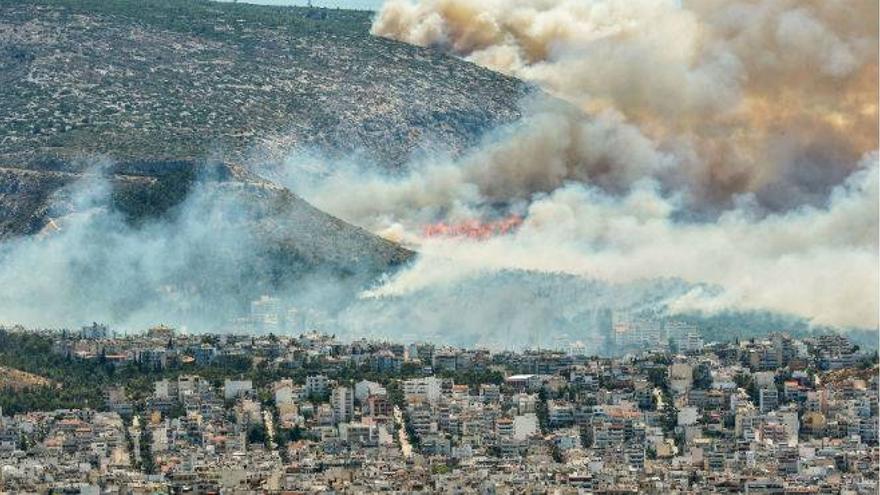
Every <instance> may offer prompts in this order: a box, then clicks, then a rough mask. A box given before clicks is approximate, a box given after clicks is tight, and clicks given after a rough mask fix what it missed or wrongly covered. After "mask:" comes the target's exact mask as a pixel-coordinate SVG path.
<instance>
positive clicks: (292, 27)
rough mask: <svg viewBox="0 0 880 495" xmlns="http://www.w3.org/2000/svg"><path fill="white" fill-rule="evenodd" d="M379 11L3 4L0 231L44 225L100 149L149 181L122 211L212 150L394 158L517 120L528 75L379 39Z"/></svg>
mask: <svg viewBox="0 0 880 495" xmlns="http://www.w3.org/2000/svg"><path fill="white" fill-rule="evenodd" d="M369 22H370V18H369V14H368V13H365V12H354V11H341V10H326V9H306V8H280V7H263V6H253V5H241V4H225V3H213V2H207V1H199V0H150V1H146V2H140V1H134V0H110V1H104V0H40V1H36V2H33V1H21V0H6V1H3V2H0V206H2V207H0V238H3V237H8V236H10V235H17V234H30V233H34V232H36V231H39V230H40V229H41V228H42V226H43V225H45V224H46V223H47V222H48V220H49V219H48V218H47V216H46V210H47V209H48V208H49V206H50V205H49V203H50V198H51V195H52V193H53V192H54V191H56V190H57V189H58V188H59V187H61V186H63V185H65V184H69V183H70V182H71V181H73V180H75V179H76V178H77V177H78V175H77V174H78V173H79V172H81V171H83V170H84V169H85V168H86V167H87V166H88V165H89V163H91V160H90V159H91V158H92V157H95V156H100V157H104V158H110V159H112V160H114V161H115V162H116V164H115V165H114V167H113V169H112V172H113V174H114V177H115V182H117V183H121V184H126V185H129V186H137V187H140V188H141V189H142V191H141V192H140V193H139V195H137V197H140V198H141V199H144V200H145V201H144V202H142V203H138V204H122V205H121V206H122V207H123V209H126V210H128V211H135V212H137V213H138V214H140V215H150V214H157V213H162V212H164V211H165V210H166V209H167V208H168V207H169V206H171V205H173V204H176V203H177V202H179V201H180V200H181V199H182V197H183V196H185V193H186V191H187V187H185V186H187V185H188V182H187V181H185V180H182V179H186V178H188V177H192V176H193V175H194V174H193V173H192V170H193V169H194V168H196V167H198V166H199V164H200V163H201V162H203V161H204V160H206V159H208V158H211V159H214V160H219V161H221V162H223V163H225V164H241V163H246V162H248V161H249V160H253V159H259V158H260V157H266V155H267V154H268V155H277V154H283V153H287V152H289V150H291V149H293V148H302V147H310V148H318V149H321V150H322V152H324V153H327V154H329V155H348V154H350V153H352V152H355V151H357V152H361V153H364V154H366V155H369V156H371V157H372V158H375V159H376V160H377V161H378V162H380V163H385V164H387V165H388V166H389V167H392V168H393V167H395V166H396V165H398V164H400V163H401V162H402V161H403V160H404V159H405V158H406V157H407V156H408V155H409V154H410V153H412V152H413V151H414V150H416V149H417V148H418V147H419V146H421V145H422V144H424V143H432V144H433V145H436V146H440V147H443V148H446V149H450V150H452V151H458V150H461V149H463V148H465V147H466V146H468V145H469V144H470V143H472V142H473V141H474V139H476V137H477V136H478V135H479V133H480V131H481V130H483V129H486V128H489V127H492V126H494V125H496V124H498V123H500V122H505V121H510V120H513V119H515V118H517V116H518V110H517V108H516V102H517V100H518V98H519V96H520V95H521V94H523V93H524V92H525V91H527V89H526V88H525V86H524V85H523V84H522V83H520V82H518V81H516V80H514V79H510V78H506V77H503V76H500V75H498V74H495V73H493V72H490V71H487V70H485V69H482V68H479V67H477V66H475V65H472V64H469V63H466V62H463V61H460V60H458V59H455V58H453V57H449V56H446V55H443V54H440V53H436V52H434V51H431V50H426V49H423V48H418V47H412V46H409V45H405V44H403V43H397V42H394V41H389V40H385V39H380V38H375V37H372V36H370V35H369V34H368V30H369ZM244 175H246V174H241V173H239V174H238V176H239V178H241V177H243V176H244ZM154 186H160V187H159V188H158V189H156V188H155V187H154ZM132 197H135V196H131V195H130V196H129V198H132Z"/></svg>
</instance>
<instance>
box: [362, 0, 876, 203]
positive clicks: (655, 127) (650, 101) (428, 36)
mask: <svg viewBox="0 0 880 495" xmlns="http://www.w3.org/2000/svg"><path fill="white" fill-rule="evenodd" d="M877 19H878V4H877V2H871V1H861V0H856V1H831V2H828V1H819V0H817V1H806V2H805V1H794V0H756V1H750V2H747V1H733V2H731V1H726V0H725V1H721V0H717V1H716V0H710V1H699V2H689V3H686V4H685V6H684V7H680V6H679V5H678V2H675V1H672V0H667V1H664V0H636V1H614V0H610V1H608V0H594V1H590V0H584V1H582V0H562V1H546V0H494V1H492V0H490V1H484V2H472V1H469V0H421V1H418V2H414V1H411V0H389V1H387V2H386V3H385V4H384V6H383V8H382V9H381V11H380V12H379V14H378V16H377V18H376V20H375V22H374V25H373V32H374V33H375V34H377V35H379V36H385V37H390V38H394V39H398V40H402V41H406V42H408V43H414V44H417V45H422V46H432V47H437V48H439V49H444V50H449V51H450V52H452V53H455V54H458V55H460V56H463V57H466V58H467V59H469V60H471V61H473V62H475V63H477V64H480V65H483V66H486V67H488V68H491V69H494V70H498V71H501V72H505V73H508V74H512V75H514V76H517V77H520V78H522V79H525V80H527V81H532V82H534V83H536V84H538V85H539V86H540V87H541V88H542V89H544V90H545V91H547V92H549V93H551V94H553V95H555V96H558V97H560V98H562V99H564V100H567V101H568V102H570V103H572V104H574V105H575V106H577V107H578V108H580V109H582V110H585V111H586V112H588V113H589V114H592V115H593V116H594V118H595V119H597V120H598V121H600V122H601V121H607V120H609V119H611V122H608V123H606V124H605V125H606V127H607V129H605V130H604V132H608V133H609V135H608V136H606V137H605V139H596V138H597V136H596V135H595V133H592V134H589V135H585V133H587V132H588V131H586V130H580V129H576V128H574V127H577V126H573V125H572V123H571V122H570V120H569V119H565V122H555V123H553V122H541V123H536V125H538V126H539V127H541V128H542V129H544V130H545V132H546V133H547V134H554V135H557V136H558V138H557V139H567V143H565V146H563V147H562V148H560V149H558V150H555V151H558V153H556V154H553V151H554V150H548V149H546V148H547V146H546V145H545V146H544V149H543V150H541V151H543V152H542V153H540V154H541V155H542V156H548V155H549V157H548V159H549V160H559V161H561V162H563V163H562V165H560V164H558V163H551V164H547V166H544V162H541V161H537V162H534V163H533V166H532V168H541V169H546V174H547V175H546V176H545V177H544V179H545V181H544V182H540V181H538V182H534V181H533V182H532V183H531V185H532V186H533V190H535V189H538V190H544V191H546V189H547V187H548V186H550V185H551V183H552V179H554V178H556V179H575V180H582V179H584V178H589V179H590V180H591V182H598V183H600V184H603V185H609V184H608V183H611V185H615V186H625V185H627V184H629V183H630V181H631V179H632V178H633V176H634V175H658V176H659V177H661V178H662V179H663V181H664V184H665V185H667V186H669V187H674V188H676V189H681V190H684V191H686V192H687V193H688V194H689V195H690V197H689V198H688V199H689V200H691V201H692V202H694V203H695V204H698V205H703V206H706V205H718V204H721V205H729V204H730V202H731V200H732V199H733V198H735V197H736V195H739V194H743V193H754V194H755V197H756V199H757V201H758V202H759V204H760V205H762V206H764V207H767V208H770V209H775V210H778V209H786V208H790V207H795V206H798V205H801V204H804V203H811V204H821V203H822V202H823V201H824V199H825V198H826V196H827V195H828V193H829V191H830V190H831V189H832V188H833V187H834V186H835V185H837V184H839V183H840V182H841V181H842V180H843V179H844V178H845V177H846V176H848V175H849V174H850V173H851V172H852V171H853V170H854V167H855V164H856V163H857V162H858V161H859V159H860V157H861V156H862V155H863V154H864V153H866V152H868V151H871V150H875V149H877V117H878V113H877V98H878V93H877V91H878V81H877V70H878V66H877V57H878V51H877V49H878V48H877V39H878V23H877ZM569 117H570V116H569ZM544 118H545V119H546V118H547V117H546V116H545V117H544ZM560 118H564V117H562V116H561V115H560ZM596 125H600V124H596V123H594V124H593V126H596ZM616 126H623V129H622V130H621V129H617V128H616ZM554 131H555V132H554ZM597 132H602V130H601V129H599V130H597ZM599 137H601V136H599ZM580 138H582V139H580ZM645 141H646V142H648V143H651V145H652V147H653V148H655V149H656V152H658V153H662V154H663V156H662V157H651V156H646V155H644V154H638V156H626V155H623V154H620V153H614V152H611V153H609V154H607V155H601V154H600V152H599V151H592V152H591V151H590V150H594V149H595V148H597V147H598V148H600V149H601V148H602V147H603V146H607V145H608V143H616V144H617V145H618V146H619V147H621V148H625V149H631V150H640V149H642V148H645V147H646V144H645ZM542 142H543V140H542ZM631 153H633V154H635V153H637V151H632V152H631ZM536 154H537V153H536ZM520 161H522V160H520ZM508 172H514V171H513V170H509V171H508ZM518 172H520V173H523V174H532V175H534V174H536V172H535V171H533V170H524V169H523V167H520V170H518ZM502 180H503V181H505V180H511V179H510V178H509V177H507V176H505V178H503V179H502ZM548 181H550V182H548ZM502 185H503V184H502Z"/></svg>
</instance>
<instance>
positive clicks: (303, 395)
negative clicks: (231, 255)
mask: <svg viewBox="0 0 880 495" xmlns="http://www.w3.org/2000/svg"><path fill="white" fill-rule="evenodd" d="M628 323H629V325H630V326H629V327H627V328H621V327H620V326H618V327H616V328H615V331H616V332H618V333H620V334H621V337H624V336H626V335H627V334H629V333H633V332H634V330H633V329H634V328H635V327H637V326H639V325H634V324H633V320H632V319H630V320H629V322H628ZM648 328H649V329H650V330H651V331H652V332H659V333H660V334H662V335H661V338H667V337H668V340H667V343H666V345H664V346H658V347H657V348H655V349H650V348H646V349H648V350H645V351H644V352H638V353H626V354H625V355H623V356H621V357H615V358H599V357H593V356H589V355H587V354H585V353H583V352H582V350H578V349H568V350H565V351H562V350H537V349H536V350H526V351H523V352H511V351H489V350H483V349H458V348H450V347H440V346H435V345H432V344H431V343H395V342H380V341H370V340H366V339H360V340H353V341H348V342H346V341H343V340H341V339H337V338H335V337H334V336H332V335H326V334H322V333H317V332H308V333H303V334H300V335H298V336H283V335H275V334H272V333H268V334H267V333H261V334H255V335H211V334H205V335H186V334H183V333H180V332H178V331H175V330H174V329H173V328H170V327H167V326H161V325H160V326H156V327H153V328H150V329H149V330H147V331H146V332H143V333H140V334H132V335H125V336H116V335H114V334H113V332H112V331H111V330H110V329H108V328H107V327H106V326H103V325H100V324H93V325H90V326H86V327H83V328H82V329H80V330H76V331H69V330H65V331H28V330H24V329H22V328H13V329H4V330H3V331H2V337H3V342H2V343H3V344H4V346H3V348H4V349H6V351H5V352H4V353H2V354H0V358H2V359H0V363H5V362H9V360H10V357H9V356H11V355H15V356H18V358H19V361H20V362H21V363H19V364H24V365H23V366H20V368H28V366H27V362H28V361H32V362H34V363H33V364H32V367H35V366H37V363H36V362H37V361H38V362H39V363H45V364H40V365H39V366H41V367H42V368H43V369H44V370H45V371H46V374H47V375H48V376H47V377H46V378H44V379H43V381H36V382H30V383H24V384H23V385H21V386H20V387H17V388H13V387H11V386H10V383H9V382H7V383H5V385H6V387H5V388H4V390H5V391H4V392H3V395H8V397H7V400H5V401H4V404H9V403H10V402H12V403H13V404H14V405H13V406H12V407H13V409H16V410H10V409H9V407H10V406H7V409H5V410H4V411H3V412H2V420H0V468H2V469H0V487H3V489H4V490H5V492H8V493H311V492H321V491H323V492H337V493H362V492H378V491H390V492H412V491H428V492H443V493H461V492H477V493H597V494H612V493H613V494H625V493H778V494H789V493H798V494H802V493H847V494H849V493H852V494H868V493H876V486H877V480H878V478H877V469H876V468H877V465H878V455H880V447H878V393H877V392H878V374H877V354H876V352H866V351H861V350H859V348H858V346H856V345H854V344H852V342H851V341H850V340H849V339H848V338H847V337H846V336H843V335H820V336H816V337H815V338H804V339H801V340H797V339H793V338H791V337H789V336H788V335H786V334H785V333H774V334H771V335H769V336H767V337H766V338H765V339H758V340H749V341H740V342H736V341H734V342H723V343H713V342H703V340H702V338H701V336H700V334H699V332H698V329H696V328H692V327H688V325H686V324H682V323H681V322H677V321H675V320H669V321H663V322H657V321H653V322H652V323H651V324H650V325H649V326H648ZM658 329H659V330H658ZM643 333H644V332H643ZM670 335H671V337H669V336H670ZM40 345H42V346H45V347H44V348H45V350H46V351H47V352H45V353H42V354H40V355H30V356H29V355H26V352H28V351H26V350H33V349H37V348H39V346H40ZM54 368H57V369H58V370H60V371H61V372H63V373H66V374H67V376H71V375H73V374H75V372H73V371H71V370H74V369H76V370H80V371H79V372H82V373H84V377H85V378H84V379H83V380H84V383H83V384H82V387H83V389H84V390H85V389H88V390H91V391H92V392H93V393H91V394H89V393H87V392H83V393H81V394H79V395H77V397H82V399H79V400H78V399H75V398H74V399H71V403H65V404H62V403H53V402H52V401H53V400H54V401H63V400H65V399H64V398H63V397H64V394H62V393H58V391H59V389H63V387H66V386H67V385H66V384H61V383H59V382H57V381H56V378H55V375H53V373H52V372H51V370H53V369H54ZM36 371H37V368H32V369H31V372H34V373H33V376H35V377H36V376H40V374H39V373H37V372H36ZM22 374H24V375H27V374H29V373H25V372H23V373H22ZM17 378H18V380H19V381H22V380H23V377H22V376H18V377H17ZM71 386H73V387H75V386H76V385H75V384H74V385H71ZM53 388H54V389H55V390H53ZM47 394H49V396H50V397H49V398H45V396H46V395H47ZM35 396H43V397H44V399H45V401H46V402H45V403H43V404H42V408H41V409H30V407H35V408H36V407H40V402H39V401H38V400H37V399H36V397H35ZM78 401H79V402H80V403H79V404H77V402H78ZM29 406H30V407H29ZM26 409H27V410H26Z"/></svg>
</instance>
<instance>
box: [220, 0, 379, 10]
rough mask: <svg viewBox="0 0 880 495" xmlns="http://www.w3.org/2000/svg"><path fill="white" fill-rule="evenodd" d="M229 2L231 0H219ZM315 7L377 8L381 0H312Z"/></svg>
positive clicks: (279, 1)
mask: <svg viewBox="0 0 880 495" xmlns="http://www.w3.org/2000/svg"><path fill="white" fill-rule="evenodd" d="M220 1H225V2H229V1H232V0H220ZM241 1H242V2H243V3H253V4H258V5H299V6H304V5H307V4H308V0H241ZM312 5H313V6H315V7H328V8H337V7H338V8H343V9H355V10H378V9H379V6H381V5H382V0H312Z"/></svg>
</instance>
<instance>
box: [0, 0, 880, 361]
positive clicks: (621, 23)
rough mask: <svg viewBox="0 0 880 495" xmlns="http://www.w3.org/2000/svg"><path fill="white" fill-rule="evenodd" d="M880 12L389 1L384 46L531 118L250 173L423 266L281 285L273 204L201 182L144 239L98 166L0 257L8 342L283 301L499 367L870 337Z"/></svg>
mask: <svg viewBox="0 0 880 495" xmlns="http://www.w3.org/2000/svg"><path fill="white" fill-rule="evenodd" d="M877 16H878V6H877V4H876V2H850V3H846V4H845V5H844V4H843V3H840V2H819V1H816V2H802V1H801V2H793V1H791V2H789V1H781V0H780V1H775V0H761V1H756V2H729V1H724V2H722V1H703V2H697V3H695V4H693V5H691V4H689V3H687V4H685V5H684V6H680V5H678V4H677V3H676V2H672V1H669V2H665V1H619V2H617V1H573V0H572V1H558V2H557V1H542V0H504V1H488V2H471V1H467V0H423V1H420V2H412V1H408V0H389V1H388V2H386V3H385V5H384V6H383V8H382V9H381V10H380V11H379V12H378V14H377V16H376V18H375V21H374V24H373V28H372V30H373V33H374V34H375V35H378V36H382V37H388V38H392V39H396V40H399V41H403V42H407V43H412V44H417V45H422V46H428V47H434V48H436V49H438V50H443V51H448V52H449V53H451V54H454V55H456V56H460V57H463V58H465V59H467V60H469V61H472V62H474V63H476V64H479V65H482V66H485V67H487V68H490V69H493V70H496V71H500V72H504V73H506V74H509V75H512V76H515V77H517V78H521V79H523V80H525V81H528V82H530V83H532V84H534V85H535V86H536V91H534V92H533V93H532V94H531V95H530V96H528V97H526V98H525V99H524V100H523V101H522V102H521V109H522V114H523V116H522V118H521V119H520V120H519V121H517V122H515V123H512V124H508V125H505V126H502V127H499V128H495V129H485V130H484V134H483V135H482V137H481V138H480V140H479V142H478V143H477V144H476V145H475V146H473V147H472V148H470V149H468V150H465V151H464V152H463V153H460V154H452V153H450V154H443V153H434V154H432V155H429V156H425V154H421V155H419V156H418V157H414V158H413V159H412V160H411V161H410V162H409V163H407V164H405V165H404V166H403V167H402V168H400V169H399V170H396V171H395V172H394V173H389V172H388V171H387V170H388V167H386V166H383V165H385V164H381V163H373V162H370V161H369V160H360V159H358V160H355V159H352V160H350V161H344V160H339V159H330V158H326V156H329V155H330V154H329V153H326V154H325V153H324V152H325V151H327V150H321V149H308V150H306V149H294V150H291V151H290V154H289V156H288V158H287V159H285V160H283V161H282V162H279V163H265V162H259V163H253V164H251V165H252V167H251V169H252V171H253V172H254V173H256V174H259V175H260V176H262V177H263V178H265V179H268V180H270V181H274V182H275V183H277V184H279V185H281V186H284V187H287V188H289V189H290V190H291V191H293V192H294V193H296V194H298V195H300V196H301V197H303V198H304V199H305V200H307V201H308V202H310V203H311V204H313V205H315V206H316V207H317V208H319V209H321V210H323V211H326V212H328V213H330V214H332V215H335V216H337V217H339V218H341V219H343V220H345V221H348V222H351V223H353V224H354V225H357V226H359V227H362V228H363V229H366V230H367V231H370V232H373V233H376V234H379V235H380V236H382V237H384V238H385V239H389V240H392V241H396V242H400V243H402V244H403V245H404V246H406V247H409V248H411V249H413V250H414V251H416V252H417V253H418V255H417V256H416V258H415V259H414V260H413V261H411V262H410V263H408V264H406V265H405V266H404V267H402V268H400V269H397V270H388V271H387V272H386V273H385V274H384V276H382V277H379V278H368V277H367V275H366V274H368V273H370V274H374V272H375V270H371V269H367V268H365V267H359V266H354V265H352V266H346V267H343V268H344V269H343V270H341V271H342V272H345V273H346V274H345V275H340V273H339V270H325V269H320V270H318V271H317V272H316V271H315V270H314V269H313V268H312V267H311V266H306V265H307V264H297V262H285V263H287V264H286V265H285V266H286V267H287V268H286V271H285V273H283V274H279V273H278V272H277V268H276V266H277V265H276V264H274V262H270V261H267V256H270V255H274V254H277V253H274V252H273V250H272V249H271V248H270V247H268V246H267V244H266V243H265V239H266V238H265V236H262V235H260V234H262V233H264V232H263V231H264V230H265V229H263V228H259V227H257V228H255V227H254V226H255V225H264V226H265V219H266V218H267V216H268V217H269V219H270V221H274V220H277V215H274V214H267V212H266V211H258V208H256V207H255V205H254V204H253V203H252V201H251V200H252V199H253V196H252V194H251V193H249V194H242V192H241V189H242V188H248V187H250V188H252V189H253V188H256V189H257V190H260V189H261V188H269V189H271V188H272V187H276V186H271V185H268V184H263V185H261V186H259V187H257V186H253V185H251V186H246V185H241V184H240V185H238V186H236V185H235V184H234V183H232V182H226V181H215V180H211V179H205V180H201V181H198V182H197V183H196V185H195V186H194V187H193V188H192V190H191V192H190V193H189V196H188V197H187V199H186V200H185V201H184V202H183V203H182V204H181V205H178V206H177V207H176V208H175V209H174V210H173V212H172V215H170V217H168V218H165V219H163V220H155V221H149V222H146V223H145V224H139V225H131V224H130V223H129V222H127V221H126V220H125V219H124V218H123V216H122V215H121V214H120V213H119V212H116V211H114V210H113V208H112V206H111V201H110V198H111V196H112V194H111V189H112V187H111V185H110V182H109V179H107V178H106V177H105V176H104V175H105V174H103V173H101V172H100V169H99V168H97V169H96V171H95V172H94V173H92V174H86V177H85V178H84V179H82V180H81V181H80V182H78V183H76V184H75V185H74V186H73V187H70V188H66V189H64V190H62V191H61V192H60V193H59V194H58V198H56V205H57V206H56V208H57V209H58V211H53V212H52V214H51V215H50V216H51V217H52V218H55V219H56V220H57V221H56V222H55V223H52V224H50V225H49V226H48V227H47V228H46V229H44V232H43V233H41V234H40V235H38V236H34V237H31V238H22V239H16V240H11V241H6V242H5V243H3V244H2V245H0V286H4V287H12V286H15V287H16V289H15V290H12V291H8V290H7V291H3V293H2V294H0V310H2V313H3V317H2V320H3V321H5V322H24V323H27V324H31V325H50V326H51V325H65V324H70V322H82V323H86V322H90V321H92V320H97V321H106V322H108V323H110V324H113V325H117V326H119V327H120V328H124V329H137V328H139V327H140V328H143V327H144V326H147V325H150V324H153V323H156V322H160V321H165V322H169V323H183V324H189V325H191V326H193V327H194V328H195V329H208V328H210V329H213V330H222V329H225V328H233V327H234V325H233V324H232V323H230V322H233V321H234V320H235V317H236V316H240V315H243V314H246V313H247V308H248V304H249V302H250V301H251V300H253V299H254V298H256V297H259V296H260V295H262V294H270V295H273V296H277V297H279V298H281V299H282V300H284V301H285V302H286V303H287V304H289V305H290V306H291V307H298V308H303V309H304V310H305V309H306V308H308V309H309V310H313V311H316V312H318V313H320V314H322V315H327V316H328V318H331V319H332V321H333V323H332V325H333V328H326V329H324V330H332V331H339V332H346V331H348V332H351V333H352V334H353V335H365V334H382V333H383V332H384V333H386V334H391V333H398V334H399V333H401V332H411V335H412V336H414V337H416V338H418V337H419V336H423V335H426V334H430V335H432V336H433V337H434V338H435V339H443V338H445V339H447V340H448V341H450V342H467V343H487V342H488V343H491V344H493V345H504V343H505V340H506V339H511V338H514V337H511V336H522V335H531V334H532V333H533V332H536V331H546V332H548V333H551V335H547V336H544V337H542V338H543V339H544V340H543V342H544V343H546V342H547V341H548V339H552V338H553V335H552V332H554V331H557V330H558V331H560V332H562V331H565V332H569V333H570V334H571V335H572V336H573V337H575V338H582V335H575V334H574V332H577V331H578V329H586V330H588V331H592V330H595V327H596V325H598V323H597V319H599V318H600V316H599V315H600V313H601V311H602V310H603V309H607V308H612V309H613V308H637V309H650V310H653V311H661V312H663V313H664V314H668V315H680V314H704V315H714V314H718V313H721V312H725V311H734V312H736V311H743V312H753V311H754V312H762V311H768V312H776V313H779V314H782V315H790V316H793V317H797V318H802V319H804V320H806V321H809V322H810V323H812V324H816V325H828V326H838V327H859V328H870V329H874V328H877V326H878V300H880V293H878V283H880V281H878V265H880V261H878V245H877V239H878V180H880V177H878V154H877V148H878V142H877V134H878V129H877V119H878V107H877V99H878V94H877V92H878V89H877V79H878V78H877V71H878V66H877V56H878V53H877V46H876V42H875V41H876V38H877V36H878V33H877V23H876V19H877ZM440 147H441V148H442V146H440ZM254 155H255V156H258V155H260V153H254ZM438 225H439V227H438ZM450 225H452V226H456V225H465V226H466V227H448V226H450ZM438 232H439V233H440V235H438V234H437V233H438ZM462 232H464V233H465V235H460V234H461V233H462ZM468 232H478V233H479V234H478V235H467V233H468ZM267 253H268V254H267ZM273 253H274V254H273ZM351 259H360V258H358V256H353V257H352V258H351ZM276 261H277V260H276ZM352 273H354V274H355V275H352ZM34 301H39V304H35V303H34ZM474 301H478V302H479V304H475V302H474ZM199 327H202V328H199ZM542 328H543V329H546V330H541V329H542ZM536 329H537V330H536ZM540 342H541V339H533V342H532V343H540ZM508 343H509V342H508Z"/></svg>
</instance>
